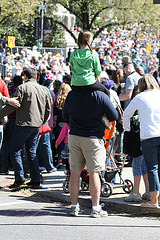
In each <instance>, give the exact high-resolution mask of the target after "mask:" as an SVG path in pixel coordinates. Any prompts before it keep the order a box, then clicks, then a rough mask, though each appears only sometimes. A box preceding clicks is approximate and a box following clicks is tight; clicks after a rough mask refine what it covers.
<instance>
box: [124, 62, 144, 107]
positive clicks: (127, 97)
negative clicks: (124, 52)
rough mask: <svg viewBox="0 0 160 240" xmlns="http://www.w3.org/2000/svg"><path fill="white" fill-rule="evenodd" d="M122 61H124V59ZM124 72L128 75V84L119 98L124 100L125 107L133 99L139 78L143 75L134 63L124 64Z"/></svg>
mask: <svg viewBox="0 0 160 240" xmlns="http://www.w3.org/2000/svg"><path fill="white" fill-rule="evenodd" d="M122 63H123V59H122ZM123 72H124V74H125V75H126V76H127V78H126V86H125V92H124V93H123V94H120V95H119V99H120V101H124V109H125V108H126V107H127V106H128V104H129V103H130V101H131V96H132V92H133V89H134V87H135V86H136V85H138V80H139V79H140V77H141V76H140V75H139V74H138V73H137V72H136V71H135V68H134V66H133V64H132V63H126V64H125V65H124V66H123Z"/></svg>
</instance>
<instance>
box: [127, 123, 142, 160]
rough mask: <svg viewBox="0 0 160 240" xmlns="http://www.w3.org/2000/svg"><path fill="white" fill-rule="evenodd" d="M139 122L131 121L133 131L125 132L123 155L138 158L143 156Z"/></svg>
mask: <svg viewBox="0 0 160 240" xmlns="http://www.w3.org/2000/svg"><path fill="white" fill-rule="evenodd" d="M137 123H138V120H137V121H134V122H133V121H131V131H129V132H124V138H123V153H125V154H128V155H129V156H130V157H133V158H136V157H139V156H140V155H142V150H141V142H140V128H139V125H138V124H137Z"/></svg>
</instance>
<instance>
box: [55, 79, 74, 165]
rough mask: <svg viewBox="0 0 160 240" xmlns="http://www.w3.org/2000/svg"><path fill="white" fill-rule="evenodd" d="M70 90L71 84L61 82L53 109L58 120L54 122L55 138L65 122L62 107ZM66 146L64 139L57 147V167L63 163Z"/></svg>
mask: <svg viewBox="0 0 160 240" xmlns="http://www.w3.org/2000/svg"><path fill="white" fill-rule="evenodd" d="M69 91H71V87H70V85H69V84H67V83H61V86H60V88H59V92H58V96H57V99H56V102H55V105H54V109H53V115H54V120H55V121H56V123H54V127H56V130H55V138H56V139H57V138H58V136H59V134H60V132H61V129H62V127H63V125H64V124H65V121H64V119H63V118H62V108H63V105H64V102H65V100H66V97H67V95H68V93H69ZM56 139H55V140H56ZM64 147H65V144H64V141H63V142H61V144H59V146H58V148H57V152H58V162H57V165H56V168H60V167H61V166H62V165H63V164H62V156H61V151H62V150H63V149H64Z"/></svg>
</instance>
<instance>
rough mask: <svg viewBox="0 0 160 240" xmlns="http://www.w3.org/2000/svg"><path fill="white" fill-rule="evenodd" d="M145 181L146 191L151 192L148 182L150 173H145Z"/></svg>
mask: <svg viewBox="0 0 160 240" xmlns="http://www.w3.org/2000/svg"><path fill="white" fill-rule="evenodd" d="M143 181H144V185H145V192H146V193H149V182H148V175H147V174H144V175H143Z"/></svg>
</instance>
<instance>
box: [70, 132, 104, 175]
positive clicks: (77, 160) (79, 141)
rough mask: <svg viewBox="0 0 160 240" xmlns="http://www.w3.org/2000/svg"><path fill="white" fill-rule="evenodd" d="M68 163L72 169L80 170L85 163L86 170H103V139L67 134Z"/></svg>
mask: <svg viewBox="0 0 160 240" xmlns="http://www.w3.org/2000/svg"><path fill="white" fill-rule="evenodd" d="M68 146H69V163H70V168H71V170H73V171H82V170H83V169H84V167H85V164H87V170H88V172H100V171H102V170H105V160H106V149H105V147H104V140H103V139H98V138H88V137H80V136H75V135H69V139H68Z"/></svg>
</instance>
